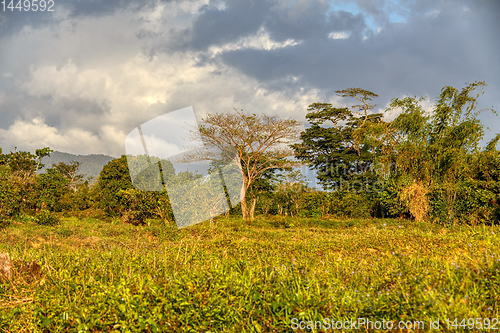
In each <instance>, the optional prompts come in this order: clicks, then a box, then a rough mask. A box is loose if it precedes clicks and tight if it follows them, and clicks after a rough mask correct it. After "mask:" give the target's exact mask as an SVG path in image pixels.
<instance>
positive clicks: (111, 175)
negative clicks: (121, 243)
mask: <svg viewBox="0 0 500 333" xmlns="http://www.w3.org/2000/svg"><path fill="white" fill-rule="evenodd" d="M132 188H133V186H132V182H131V179H130V174H129V171H128V165H127V157H126V156H125V155H122V156H121V157H120V158H117V159H114V160H112V161H111V162H109V163H108V164H106V165H105V166H104V167H103V168H102V171H101V173H100V175H99V178H98V181H97V186H96V188H95V191H96V193H95V194H96V197H97V200H98V202H97V204H98V206H99V208H101V209H102V210H103V211H105V212H106V213H107V214H109V215H111V216H118V215H119V214H120V212H121V211H122V210H124V209H125V208H126V207H124V205H125V203H124V202H123V200H122V196H121V194H120V191H121V190H130V189H132Z"/></svg>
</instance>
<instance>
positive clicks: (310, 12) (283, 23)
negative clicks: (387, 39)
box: [264, 1, 366, 41]
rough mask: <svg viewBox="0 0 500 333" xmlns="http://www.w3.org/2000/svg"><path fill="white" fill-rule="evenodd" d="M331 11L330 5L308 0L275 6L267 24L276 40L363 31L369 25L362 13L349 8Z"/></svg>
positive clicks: (321, 37)
mask: <svg viewBox="0 0 500 333" xmlns="http://www.w3.org/2000/svg"><path fill="white" fill-rule="evenodd" d="M327 13H328V5H327V4H325V3H320V2H315V1H311V2H306V3H303V4H301V6H298V5H296V6H292V7H290V8H281V7H274V8H273V10H272V11H271V12H270V13H269V15H268V16H266V20H265V22H264V26H265V28H266V30H267V31H268V32H269V34H270V36H271V38H272V39H273V40H275V41H285V40H287V39H295V40H312V39H325V38H327V37H328V35H329V34H330V33H331V32H341V31H349V32H351V33H360V32H362V31H363V30H364V29H365V28H366V25H365V22H364V19H363V16H362V15H359V14H358V15H353V14H352V13H349V12H346V11H332V12H330V13H329V14H327Z"/></svg>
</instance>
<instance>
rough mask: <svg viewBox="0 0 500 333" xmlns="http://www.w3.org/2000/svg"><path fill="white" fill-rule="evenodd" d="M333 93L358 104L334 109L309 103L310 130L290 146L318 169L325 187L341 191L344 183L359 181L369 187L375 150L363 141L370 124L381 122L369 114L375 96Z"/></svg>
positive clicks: (351, 91)
mask: <svg viewBox="0 0 500 333" xmlns="http://www.w3.org/2000/svg"><path fill="white" fill-rule="evenodd" d="M336 93H337V95H338V96H340V97H347V98H355V99H357V100H358V101H359V102H360V103H359V104H356V105H353V106H351V107H350V108H349V107H341V108H338V107H333V106H332V104H330V103H314V104H311V105H310V106H309V108H308V111H309V112H308V113H307V115H306V118H307V120H308V121H309V123H310V124H311V127H309V128H307V129H306V130H305V131H303V132H302V133H301V136H300V138H301V140H302V141H301V142H300V143H297V144H294V145H292V146H291V147H292V149H293V150H294V151H295V154H296V157H297V158H298V159H300V160H302V161H305V162H308V163H309V164H310V166H311V168H313V169H317V170H318V176H317V178H318V180H319V181H320V183H321V184H322V185H323V186H324V187H326V188H330V189H340V190H344V182H349V181H359V180H360V179H363V180H364V184H365V185H367V186H368V183H367V182H372V181H373V180H374V177H373V176H372V175H368V171H369V170H370V168H371V166H372V162H373V156H374V155H373V154H374V153H375V148H376V147H375V146H374V145H373V144H372V143H371V142H370V141H367V140H366V138H365V134H366V132H367V130H368V129H369V128H370V124H373V123H378V122H380V121H381V119H382V114H380V113H372V110H373V108H374V107H375V105H373V104H371V101H372V99H373V98H376V97H378V95H377V94H375V93H373V92H371V91H368V90H364V89H361V88H350V89H345V90H338V91H336ZM360 185H361V183H360ZM362 186H364V185H362Z"/></svg>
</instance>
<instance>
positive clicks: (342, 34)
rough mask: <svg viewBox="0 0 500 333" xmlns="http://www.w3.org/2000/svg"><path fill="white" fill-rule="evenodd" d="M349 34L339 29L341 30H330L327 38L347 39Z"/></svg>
mask: <svg viewBox="0 0 500 333" xmlns="http://www.w3.org/2000/svg"><path fill="white" fill-rule="evenodd" d="M350 35H351V34H350V33H349V32H346V31H341V32H330V34H329V35H328V37H329V38H331V39H347V38H349V36H350Z"/></svg>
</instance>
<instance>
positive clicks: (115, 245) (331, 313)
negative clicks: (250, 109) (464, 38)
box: [0, 82, 500, 332]
mask: <svg viewBox="0 0 500 333" xmlns="http://www.w3.org/2000/svg"><path fill="white" fill-rule="evenodd" d="M483 87H484V83H482V82H476V83H474V84H470V85H467V86H466V87H465V88H463V89H461V90H459V89H455V88H453V87H445V88H443V90H442V92H441V95H440V96H439V98H438V100H437V101H436V103H435V107H434V109H433V110H432V112H430V113H428V112H425V110H424V109H423V108H422V106H421V101H422V99H417V98H416V97H415V98H410V97H407V98H402V99H401V98H396V99H393V100H392V103H391V105H390V107H389V109H388V110H386V112H389V111H391V110H399V111H400V113H399V115H398V116H397V117H396V118H395V119H393V120H390V121H389V120H386V119H385V118H384V117H383V114H374V113H373V112H372V111H373V109H374V105H372V104H370V103H371V101H372V100H373V99H375V98H376V97H377V95H376V94H374V93H372V92H369V91H366V90H363V89H359V88H353V89H346V90H341V91H338V94H339V95H340V96H342V97H344V98H355V99H357V100H358V101H360V103H361V104H359V105H354V106H353V107H343V108H336V107H333V106H332V105H331V104H328V103H314V104H312V105H311V106H310V109H309V113H308V115H307V119H308V121H309V122H310V125H311V126H310V127H308V128H307V129H306V130H305V131H303V132H302V133H301V134H300V140H299V141H298V142H295V143H294V144H291V145H290V146H289V147H290V149H288V150H276V151H270V150H267V149H260V150H257V149H254V148H255V147H260V146H259V145H262V147H266V146H265V145H266V144H269V142H272V143H273V144H274V145H276V146H280V145H282V144H283V141H281V140H282V139H283V138H284V137H286V136H287V135H289V134H293V132H294V130H287V128H289V127H293V128H296V124H297V123H296V121H294V120H286V121H283V122H280V121H279V120H278V119H276V118H273V117H260V116H256V115H246V114H244V113H243V112H239V111H237V112H236V113H235V114H233V115H232V116H231V115H227V116H224V117H222V116H221V115H218V114H216V115H214V116H212V117H208V121H206V122H205V123H204V126H205V127H203V130H204V131H205V132H204V133H205V135H206V136H207V138H211V139H212V140H213V142H214V143H218V144H219V143H220V144H221V147H220V148H222V151H224V149H225V146H224V144H225V143H226V142H238V145H237V146H236V147H233V148H235V150H236V151H237V152H238V154H239V156H240V161H242V170H243V171H244V172H247V174H246V176H245V175H244V176H245V177H246V178H245V177H243V178H244V179H245V181H244V186H245V201H246V202H248V205H247V204H246V202H245V204H244V208H243V211H242V208H241V205H238V206H236V207H233V208H231V210H230V211H229V212H227V213H226V214H225V216H219V217H218V218H217V219H216V220H215V223H212V222H214V221H211V223H201V224H198V225H195V226H192V227H190V228H185V229H180V230H179V229H177V228H176V226H175V218H174V216H173V213H172V208H171V206H170V202H169V197H168V195H167V193H165V192H164V191H163V192H162V191H158V192H146V191H141V190H138V189H137V188H135V187H134V186H133V183H132V180H131V177H130V173H129V169H128V164H127V157H126V156H122V157H120V158H117V159H114V160H112V161H110V162H109V163H108V164H107V165H105V166H104V168H103V169H102V171H101V172H100V175H99V177H98V179H97V181H96V182H89V179H88V178H85V177H84V176H82V175H81V174H80V173H79V172H78V169H79V167H80V163H79V162H78V161H72V162H60V163H57V164H53V165H52V166H46V168H45V172H44V173H38V172H37V171H38V170H40V169H41V168H42V167H44V166H43V164H42V163H41V161H42V158H43V157H45V156H48V155H50V153H51V150H50V148H48V147H47V148H43V149H38V150H36V151H35V153H34V154H32V153H30V152H26V151H14V152H10V153H5V154H3V153H2V151H1V150H0V229H1V231H0V238H1V242H0V253H9V254H10V256H11V257H12V258H13V265H14V270H13V277H12V278H11V279H9V280H5V279H4V280H2V279H1V277H0V332H3V331H5V332H14V331H15V332H17V331H47V332H52V331H75V332H78V331H93V332H98V331H113V330H114V331H131V332H136V331H148V332H156V331H181V330H182V331H192V332H200V331H204V332H208V331H211V332H234V331H255V332H268V331H269V332H272V331H275V332H278V331H291V323H292V318H297V319H298V320H299V319H300V320H305V321H311V320H312V321H315V320H323V319H324V318H331V319H335V320H343V321H344V320H349V319H351V318H369V319H372V320H394V321H399V320H417V321H424V322H425V323H426V325H428V322H429V320H436V319H438V318H439V319H440V320H441V325H444V322H445V320H446V318H450V319H452V318H495V317H498V300H499V299H500V280H499V278H498V277H499V275H498V269H499V268H500V252H499V251H500V250H499V245H500V238H499V237H498V233H499V230H498V226H497V225H498V223H499V221H500V205H499V203H500V179H499V177H500V151H499V150H498V149H497V148H496V145H497V143H498V141H499V140H500V135H497V136H495V137H494V139H493V140H491V141H490V142H489V143H488V144H487V145H486V146H485V147H480V146H479V144H480V142H481V140H482V138H483V134H484V131H483V125H482V124H481V123H480V121H479V120H478V118H477V116H478V114H479V113H478V111H477V110H476V104H477V98H479V96H480V93H477V90H479V89H481V88H483ZM214 119H226V120H227V122H226V123H224V122H220V121H211V120H214ZM260 122H262V123H260ZM225 124H226V125H225ZM272 124H281V125H283V126H282V132H281V133H282V134H279V135H276V133H279V131H278V130H276V131H273V127H272ZM211 126H212V127H211ZM287 126H288V127H287ZM245 129H246V130H247V131H249V132H251V133H252V134H251V135H247V134H248V133H245ZM259 129H260V130H261V131H260V132H259ZM228 133H229V134H230V135H232V137H221V136H224V135H229V134H228ZM231 133H232V134H231ZM202 134H203V133H202ZM266 135H267V138H268V139H269V140H268V139H266ZM272 135H275V137H274V138H273V137H272ZM271 138H272V140H271ZM238 140H240V141H238ZM270 146H271V145H269V147H270ZM290 151H292V152H293V153H294V155H295V157H296V158H297V160H300V161H302V162H303V163H306V164H307V165H308V166H309V167H310V168H312V169H314V170H316V171H318V181H319V182H320V184H322V185H323V188H324V189H325V190H319V189H311V188H309V187H307V185H306V181H305V179H304V178H303V177H302V176H301V174H300V173H299V172H297V170H294V169H293V168H291V166H293V163H291V162H290V160H287V159H286V158H287V157H288V156H289V153H290ZM215 162H216V161H215ZM163 168H164V169H165V170H166V173H165V174H166V175H169V176H168V177H167V178H168V179H166V180H165V181H173V180H178V181H185V180H193V179H196V178H198V177H199V175H196V174H193V173H189V172H181V173H178V174H176V172H175V169H174V168H173V165H172V164H168V163H166V162H165V163H163ZM245 170H246V171H245ZM144 175H146V176H147V170H146V171H145V173H144ZM148 179H149V178H148V177H145V178H144V179H143V180H140V181H151V180H148ZM169 179H170V180H169ZM134 184H136V183H135V182H134ZM240 216H243V218H244V219H243V220H242V219H241V218H240ZM425 327H426V328H428V326H425ZM441 327H444V326H441ZM474 327H477V326H474ZM455 328H456V329H466V327H460V326H458V327H455Z"/></svg>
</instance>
